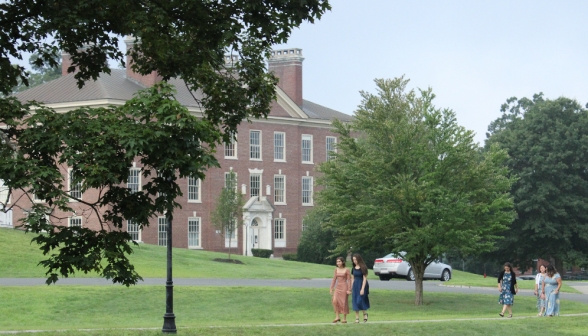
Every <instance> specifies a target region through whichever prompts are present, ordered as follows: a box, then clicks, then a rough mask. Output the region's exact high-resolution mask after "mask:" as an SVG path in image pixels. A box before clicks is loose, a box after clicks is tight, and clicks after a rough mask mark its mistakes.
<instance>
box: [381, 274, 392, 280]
mask: <svg viewBox="0 0 588 336" xmlns="http://www.w3.org/2000/svg"><path fill="white" fill-rule="evenodd" d="M380 281H390V276H389V275H380Z"/></svg>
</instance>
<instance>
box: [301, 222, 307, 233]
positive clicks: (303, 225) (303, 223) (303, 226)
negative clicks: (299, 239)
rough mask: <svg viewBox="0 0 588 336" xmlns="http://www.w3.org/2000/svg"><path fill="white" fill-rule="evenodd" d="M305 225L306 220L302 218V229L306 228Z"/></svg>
mask: <svg viewBox="0 0 588 336" xmlns="http://www.w3.org/2000/svg"><path fill="white" fill-rule="evenodd" d="M306 228H307V225H306V222H305V221H304V219H303V220H302V231H304V230H306Z"/></svg>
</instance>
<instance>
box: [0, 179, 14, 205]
mask: <svg viewBox="0 0 588 336" xmlns="http://www.w3.org/2000/svg"><path fill="white" fill-rule="evenodd" d="M8 192H9V189H8V187H7V186H6V185H5V184H4V181H3V180H0V204H2V203H3V202H4V201H6V204H10V199H11V198H12V195H10V196H11V197H8ZM6 198H8V200H6Z"/></svg>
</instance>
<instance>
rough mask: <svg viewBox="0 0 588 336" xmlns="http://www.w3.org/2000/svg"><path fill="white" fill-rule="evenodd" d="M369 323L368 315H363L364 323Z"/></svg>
mask: <svg viewBox="0 0 588 336" xmlns="http://www.w3.org/2000/svg"><path fill="white" fill-rule="evenodd" d="M367 321H368V313H365V314H363V323H366V322H367Z"/></svg>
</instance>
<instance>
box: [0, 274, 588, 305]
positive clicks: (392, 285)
mask: <svg viewBox="0 0 588 336" xmlns="http://www.w3.org/2000/svg"><path fill="white" fill-rule="evenodd" d="M44 284H45V279H39V278H0V286H39V285H44ZM330 284H331V280H330V279H311V280H279V279H271V280H269V279H188V278H177V279H174V286H230V287H235V286H247V287H249V286H257V287H300V288H328V287H329V286H330ZM57 285H58V286H67V285H82V286H115V285H113V283H112V282H110V281H108V280H106V279H102V278H65V279H60V280H59V281H58V282H57ZM139 285H140V286H141V285H151V286H154V285H155V286H157V285H161V286H164V285H165V279H163V278H146V279H144V281H141V282H140V283H139ZM116 286H120V285H116ZM575 287H576V288H577V289H578V290H580V291H582V290H584V289H588V283H579V284H578V286H575ZM370 288H371V289H387V290H410V291H414V282H410V281H370ZM423 289H424V290H425V292H445V293H464V294H495V295H498V291H497V289H496V288H493V287H466V286H451V282H449V283H447V286H443V285H441V282H439V281H425V282H424V283H423ZM519 295H523V296H533V291H530V290H521V291H519ZM560 297H561V298H562V299H565V300H573V301H578V302H583V303H586V304H588V295H587V294H571V293H561V294H560Z"/></svg>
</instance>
